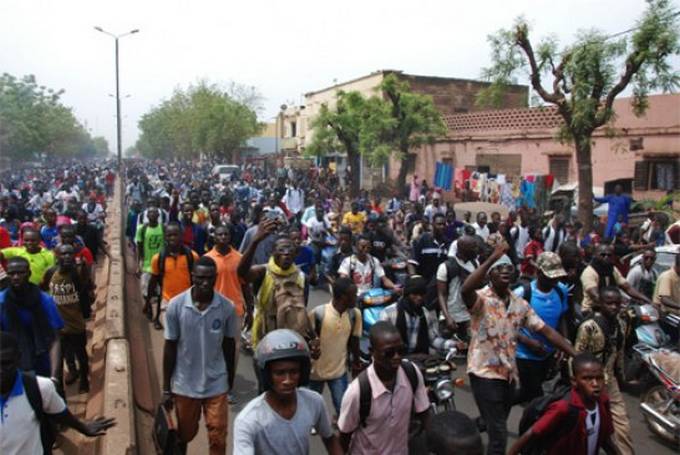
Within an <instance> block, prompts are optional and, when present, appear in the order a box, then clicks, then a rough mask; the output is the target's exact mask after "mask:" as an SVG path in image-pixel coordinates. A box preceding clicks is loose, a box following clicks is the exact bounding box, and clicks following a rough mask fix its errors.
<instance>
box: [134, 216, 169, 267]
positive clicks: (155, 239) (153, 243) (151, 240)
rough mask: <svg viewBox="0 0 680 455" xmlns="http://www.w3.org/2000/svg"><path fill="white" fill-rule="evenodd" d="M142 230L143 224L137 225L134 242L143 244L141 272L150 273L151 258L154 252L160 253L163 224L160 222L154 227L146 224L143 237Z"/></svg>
mask: <svg viewBox="0 0 680 455" xmlns="http://www.w3.org/2000/svg"><path fill="white" fill-rule="evenodd" d="M142 230H144V225H140V226H137V232H136V234H135V243H137V244H140V243H141V244H142V245H143V246H144V262H143V263H142V272H147V273H151V258H153V255H154V254H156V253H160V251H161V248H162V247H163V226H162V225H161V224H160V223H159V224H158V226H156V227H151V226H148V225H147V226H146V232H144V239H142Z"/></svg>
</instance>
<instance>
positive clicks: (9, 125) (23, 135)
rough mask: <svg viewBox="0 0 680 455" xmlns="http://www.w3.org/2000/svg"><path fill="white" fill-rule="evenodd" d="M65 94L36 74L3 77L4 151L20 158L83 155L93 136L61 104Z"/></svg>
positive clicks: (0, 122)
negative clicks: (45, 155) (40, 155)
mask: <svg viewBox="0 0 680 455" xmlns="http://www.w3.org/2000/svg"><path fill="white" fill-rule="evenodd" d="M63 93H64V91H63V90H59V91H55V90H53V89H50V88H47V87H45V86H43V85H38V83H37V81H36V78H35V76H33V75H28V76H24V77H22V78H17V77H15V76H12V75H10V74H7V73H4V74H3V75H2V76H0V153H1V154H2V155H4V156H8V157H10V158H19V159H32V158H35V157H37V156H38V154H40V153H47V154H49V155H57V156H78V155H80V154H81V152H82V151H83V147H84V145H85V144H87V143H88V142H89V141H91V138H90V136H89V134H88V133H87V131H86V130H85V129H84V128H83V126H82V125H81V124H80V123H79V122H78V120H77V119H76V118H75V116H74V115H73V112H72V111H71V109H70V108H68V107H66V106H64V105H63V104H62V103H61V100H60V98H61V95H62V94H63Z"/></svg>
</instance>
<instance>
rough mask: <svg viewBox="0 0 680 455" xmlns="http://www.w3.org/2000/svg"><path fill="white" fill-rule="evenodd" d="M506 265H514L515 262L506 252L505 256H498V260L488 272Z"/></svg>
mask: <svg viewBox="0 0 680 455" xmlns="http://www.w3.org/2000/svg"><path fill="white" fill-rule="evenodd" d="M504 265H512V266H514V264H513V263H512V261H511V260H510V258H509V257H508V255H507V254H504V255H503V256H501V257H500V258H498V260H497V261H496V262H494V263H493V265H492V266H491V267H489V272H487V273H490V272H491V271H492V270H493V269H495V268H496V267H501V266H504Z"/></svg>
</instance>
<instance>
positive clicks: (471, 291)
mask: <svg viewBox="0 0 680 455" xmlns="http://www.w3.org/2000/svg"><path fill="white" fill-rule="evenodd" d="M509 248H510V246H509V245H508V244H507V242H501V243H498V244H496V247H495V248H494V250H493V252H492V253H491V255H490V256H489V257H488V258H487V259H486V261H484V263H483V264H482V265H480V266H479V268H477V269H475V271H474V272H472V273H471V274H470V275H469V276H468V277H467V278H466V279H465V281H464V282H463V285H462V286H461V288H460V293H461V295H462V296H463V302H465V306H467V307H468V308H471V307H472V306H473V305H474V304H475V302H476V301H477V289H479V288H481V287H482V285H483V284H484V279H485V278H486V274H487V272H488V271H489V269H490V268H491V266H492V265H493V264H494V262H496V261H497V260H499V259H500V258H501V257H503V255H504V254H505V253H506V251H508V249H509Z"/></svg>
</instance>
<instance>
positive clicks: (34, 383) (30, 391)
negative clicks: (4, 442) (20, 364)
mask: <svg viewBox="0 0 680 455" xmlns="http://www.w3.org/2000/svg"><path fill="white" fill-rule="evenodd" d="M21 381H22V382H23V385H24V390H25V391H26V398H27V399H28V403H29V404H30V405H31V409H33V412H34V413H35V416H36V418H37V419H38V422H39V423H40V441H41V443H42V446H43V454H44V455H51V454H52V446H53V445H54V442H55V441H56V439H57V433H58V432H57V427H56V425H55V422H54V421H53V420H52V418H51V417H50V415H49V414H47V413H46V412H45V411H44V410H43V400H42V395H41V394H40V387H39V386H38V378H36V376H35V374H34V373H32V372H25V371H24V372H22V373H21Z"/></svg>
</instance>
